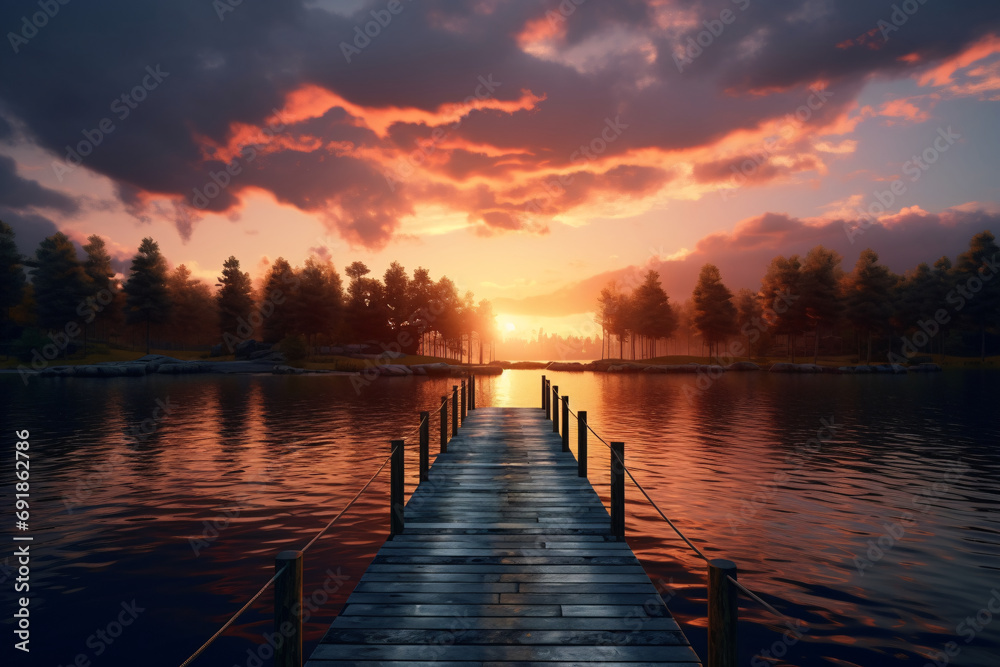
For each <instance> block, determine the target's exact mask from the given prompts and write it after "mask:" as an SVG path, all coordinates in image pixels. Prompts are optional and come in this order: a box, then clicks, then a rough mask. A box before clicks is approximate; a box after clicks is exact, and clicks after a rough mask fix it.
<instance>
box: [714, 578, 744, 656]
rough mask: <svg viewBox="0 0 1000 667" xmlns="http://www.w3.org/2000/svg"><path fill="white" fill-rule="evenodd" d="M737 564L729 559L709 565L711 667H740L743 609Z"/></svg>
mask: <svg viewBox="0 0 1000 667" xmlns="http://www.w3.org/2000/svg"><path fill="white" fill-rule="evenodd" d="M727 575H728V577H732V578H733V579H736V563H734V562H733V561H731V560H726V559H725V558H716V559H714V560H710V561H708V667H736V646H737V629H738V627H739V618H738V616H739V607H738V605H737V600H736V585H735V584H733V582H731V581H729V579H728V577H727Z"/></svg>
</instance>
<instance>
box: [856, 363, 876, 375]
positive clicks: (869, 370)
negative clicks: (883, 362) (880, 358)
mask: <svg viewBox="0 0 1000 667" xmlns="http://www.w3.org/2000/svg"><path fill="white" fill-rule="evenodd" d="M854 372H855V373H874V371H873V370H872V367H871V366H866V365H864V364H862V365H860V366H855V367H854Z"/></svg>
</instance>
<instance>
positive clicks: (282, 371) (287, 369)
mask: <svg viewBox="0 0 1000 667" xmlns="http://www.w3.org/2000/svg"><path fill="white" fill-rule="evenodd" d="M271 372H272V373H274V374H275V375H302V374H303V373H305V372H306V371H305V369H303V368H295V367H294V366H283V365H280V364H279V365H277V366H275V367H274V368H272V369H271Z"/></svg>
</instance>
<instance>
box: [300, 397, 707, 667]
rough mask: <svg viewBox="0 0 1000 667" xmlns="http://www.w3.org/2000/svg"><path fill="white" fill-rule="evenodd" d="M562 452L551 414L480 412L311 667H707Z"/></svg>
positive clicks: (440, 461)
mask: <svg viewBox="0 0 1000 667" xmlns="http://www.w3.org/2000/svg"><path fill="white" fill-rule="evenodd" d="M432 416H433V413H432ZM432 421H433V420H432ZM560 449H561V441H560V439H559V436H558V435H557V434H555V433H553V432H552V425H551V422H550V421H548V420H546V419H545V414H544V412H543V411H542V410H541V409H532V408H480V409H477V410H475V411H472V412H470V413H469V417H468V419H467V420H466V421H465V423H463V424H462V428H461V429H460V430H459V432H458V435H457V436H455V437H454V438H453V439H452V440H451V441H450V442H449V443H448V452H447V453H445V454H440V455H438V457H437V460H436V461H435V463H434V465H433V466H432V467H431V469H430V475H429V480H428V481H426V482H423V483H421V484H420V485H419V486H418V487H417V489H416V491H414V493H413V496H412V497H411V498H410V501H409V502H408V503H407V505H406V511H405V521H406V526H405V530H404V533H403V534H402V535H397V536H396V537H395V539H393V540H391V541H388V542H386V543H385V545H383V547H382V548H381V549H380V550H379V552H378V554H377V555H376V556H375V559H374V561H372V564H371V566H370V567H369V568H368V570H367V571H366V572H365V574H364V576H363V577H362V578H361V581H360V583H359V584H358V586H357V588H355V589H354V592H353V593H352V595H351V596H350V598H348V600H347V604H346V605H345V607H344V609H343V610H342V611H341V613H340V615H339V616H338V617H337V619H336V620H335V621H334V623H333V625H332V626H331V627H330V630H329V632H328V633H327V634H326V636H325V637H324V638H323V640H322V642H321V643H320V644H319V646H318V647H317V648H316V650H315V651H314V652H313V654H312V656H311V658H310V659H309V661H308V662H307V663H306V666H307V667H322V666H329V667H333V666H334V665H337V666H343V665H366V666H369V667H375V666H377V665H410V666H415V667H420V666H423V665H428V666H429V665H431V664H435V665H437V664H444V665H449V666H452V667H466V666H468V667H474V666H476V667H489V666H493V665H497V666H499V665H507V666H513V665H536V664H537V665H548V666H550V667H556V666H568V665H594V664H600V665H611V666H612V667H615V666H625V665H629V666H631V667H639V666H640V665H662V664H672V665H686V666H690V667H696V666H698V665H700V664H701V663H700V662H699V659H698V657H697V655H695V653H694V651H693V650H692V649H691V647H690V645H689V644H688V641H687V639H686V638H685V637H684V634H683V633H682V632H681V630H680V628H679V627H678V625H677V623H676V622H675V621H674V620H673V619H672V618H671V617H670V613H669V612H668V611H667V608H666V606H665V605H664V604H663V602H662V600H661V598H660V596H659V595H658V594H657V591H656V589H655V587H654V586H653V584H652V583H651V582H650V580H649V578H648V577H647V575H646V573H645V571H644V570H643V569H642V566H641V565H640V564H639V561H638V560H637V559H636V557H635V555H634V554H633V553H632V550H631V549H630V548H629V547H628V545H627V544H626V543H625V542H618V541H616V540H615V538H614V537H613V536H612V535H611V531H610V517H609V516H608V512H607V511H606V510H605V509H604V507H603V505H602V504H601V501H600V498H599V497H598V495H597V493H596V492H595V491H594V489H593V487H592V486H591V485H590V483H589V482H588V481H587V480H586V479H584V478H580V477H578V476H577V464H576V459H575V458H574V456H573V454H572V453H570V452H562V451H560ZM415 463H416V462H415V461H412V460H411V461H409V462H408V465H411V466H412V465H415Z"/></svg>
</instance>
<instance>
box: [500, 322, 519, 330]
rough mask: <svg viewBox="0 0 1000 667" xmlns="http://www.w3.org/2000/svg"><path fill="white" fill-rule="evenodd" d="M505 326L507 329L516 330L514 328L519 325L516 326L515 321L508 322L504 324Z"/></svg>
mask: <svg viewBox="0 0 1000 667" xmlns="http://www.w3.org/2000/svg"><path fill="white" fill-rule="evenodd" d="M503 328H504V329H505V330H506V331H513V330H514V329H516V328H517V327H515V326H514V323H513V322H508V323H507V324H505V325H503Z"/></svg>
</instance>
